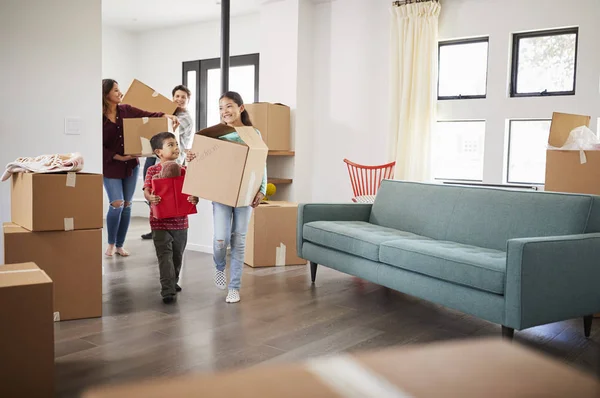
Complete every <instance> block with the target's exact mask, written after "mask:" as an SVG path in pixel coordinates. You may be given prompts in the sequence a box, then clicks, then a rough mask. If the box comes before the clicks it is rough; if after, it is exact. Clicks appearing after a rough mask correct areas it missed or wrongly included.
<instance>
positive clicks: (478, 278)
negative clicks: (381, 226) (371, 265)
mask: <svg viewBox="0 0 600 398" xmlns="http://www.w3.org/2000/svg"><path fill="white" fill-rule="evenodd" d="M379 258H380V261H381V262H383V263H386V264H389V265H392V266H395V267H398V268H402V269H405V270H408V271H414V272H418V273H421V274H424V275H428V276H432V277H434V278H438V279H442V280H445V281H448V282H453V283H457V284H460V285H464V286H469V287H472V288H476V289H479V290H483V291H486V292H490V293H496V294H504V280H505V275H506V253H505V252H502V251H499V250H493V249H484V248H481V247H476V246H469V245H464V244H460V243H455V242H448V241H435V240H425V239H423V240H413V241H407V240H395V241H388V242H385V243H383V244H382V245H381V249H380V252H379Z"/></svg>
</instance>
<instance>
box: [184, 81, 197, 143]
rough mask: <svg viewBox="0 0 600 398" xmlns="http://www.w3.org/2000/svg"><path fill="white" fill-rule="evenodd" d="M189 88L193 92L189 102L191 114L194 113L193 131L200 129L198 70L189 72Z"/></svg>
mask: <svg viewBox="0 0 600 398" xmlns="http://www.w3.org/2000/svg"><path fill="white" fill-rule="evenodd" d="M187 88H189V89H190V91H191V92H192V96H191V97H190V103H189V104H188V111H189V112H190V115H192V126H193V128H192V131H194V132H196V131H198V129H197V128H196V126H197V124H196V109H198V106H197V104H198V93H197V92H196V71H195V70H190V71H188V73H187Z"/></svg>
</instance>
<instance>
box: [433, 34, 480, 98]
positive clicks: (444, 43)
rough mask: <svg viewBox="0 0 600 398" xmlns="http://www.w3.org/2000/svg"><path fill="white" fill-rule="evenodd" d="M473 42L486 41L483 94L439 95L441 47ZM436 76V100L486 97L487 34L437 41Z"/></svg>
mask: <svg viewBox="0 0 600 398" xmlns="http://www.w3.org/2000/svg"><path fill="white" fill-rule="evenodd" d="M474 43H487V44H488V47H487V54H486V63H485V94H483V95H460V94H459V95H444V96H440V71H441V62H440V55H441V50H442V47H444V46H456V45H462V44H474ZM437 56H438V78H437V99H438V101H448V100H468V99H485V98H487V86H488V77H489V76H488V74H489V60H490V37H489V36H478V37H470V38H467V39H457V40H443V41H438V55H437Z"/></svg>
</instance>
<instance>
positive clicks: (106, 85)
mask: <svg viewBox="0 0 600 398" xmlns="http://www.w3.org/2000/svg"><path fill="white" fill-rule="evenodd" d="M115 84H119V83H117V81H116V80H113V79H102V114H103V115H106V112H108V100H107V99H106V97H108V94H110V91H111V90H112V89H113V87H114V86H115Z"/></svg>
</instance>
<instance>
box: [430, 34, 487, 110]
mask: <svg viewBox="0 0 600 398" xmlns="http://www.w3.org/2000/svg"><path fill="white" fill-rule="evenodd" d="M488 44H489V43H488V38H487V37H483V38H475V39H467V40H456V41H446V42H441V43H440V44H439V54H438V58H439V77H438V99H440V100H445V99H470V98H485V96H486V86H487V63H488Z"/></svg>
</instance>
